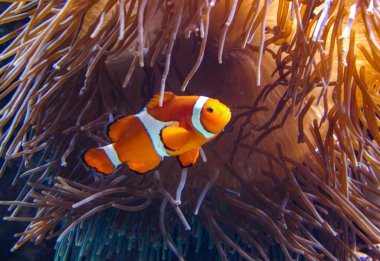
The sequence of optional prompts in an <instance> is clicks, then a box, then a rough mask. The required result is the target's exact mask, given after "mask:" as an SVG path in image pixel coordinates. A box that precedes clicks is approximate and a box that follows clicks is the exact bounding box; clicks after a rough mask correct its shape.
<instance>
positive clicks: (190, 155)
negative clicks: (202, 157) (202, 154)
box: [177, 148, 200, 168]
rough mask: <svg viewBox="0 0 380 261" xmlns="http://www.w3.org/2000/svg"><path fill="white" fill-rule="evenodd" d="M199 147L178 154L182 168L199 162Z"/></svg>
mask: <svg viewBox="0 0 380 261" xmlns="http://www.w3.org/2000/svg"><path fill="white" fill-rule="evenodd" d="M199 149H200V148H195V149H192V150H189V151H188V152H185V153H182V154H181V155H178V156H177V159H178V161H179V164H180V165H181V167H182V168H190V167H191V166H192V165H194V164H195V162H197V159H198V156H199Z"/></svg>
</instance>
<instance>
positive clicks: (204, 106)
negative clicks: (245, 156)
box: [83, 92, 231, 174]
mask: <svg viewBox="0 0 380 261" xmlns="http://www.w3.org/2000/svg"><path fill="white" fill-rule="evenodd" d="M230 119H231V112H230V109H229V108H228V107H227V106H225V105H224V104H222V103H221V102H219V101H218V100H216V99H212V98H207V97H204V96H176V95H175V94H173V93H171V92H165V95H164V99H163V106H162V107H160V106H159V95H156V96H155V97H153V98H152V99H151V101H150V102H149V103H148V105H147V106H146V108H144V110H142V111H141V112H140V113H138V114H136V115H130V116H126V117H123V118H121V119H119V120H116V121H115V122H113V123H111V124H110V125H109V128H108V136H109V137H110V138H111V140H112V142H113V143H111V144H109V145H107V146H104V147H100V148H93V149H89V150H88V151H86V152H85V153H84V154H83V157H84V161H85V162H86V164H87V165H88V166H90V167H92V168H95V169H96V170H97V171H98V172H101V173H104V174H110V173H112V172H113V171H114V170H115V168H116V167H117V166H118V165H120V164H122V163H126V164H127V165H128V167H129V168H130V169H131V170H133V171H135V172H138V173H146V172H148V171H150V170H153V169H154V168H156V167H157V166H158V165H159V164H160V162H161V161H162V159H163V158H164V157H169V156H177V157H178V160H179V162H180V164H181V166H182V167H183V168H188V167H190V166H191V165H193V164H194V163H195V162H196V160H197V158H198V155H199V150H200V147H201V146H202V145H203V144H205V143H206V142H208V141H210V140H211V139H213V138H215V137H216V136H217V135H218V134H219V133H220V132H221V131H222V130H223V128H224V127H225V126H226V124H227V123H228V122H229V121H230Z"/></svg>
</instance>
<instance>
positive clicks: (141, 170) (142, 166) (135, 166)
mask: <svg viewBox="0 0 380 261" xmlns="http://www.w3.org/2000/svg"><path fill="white" fill-rule="evenodd" d="M160 163H161V160H152V161H149V162H129V163H128V168H129V169H130V170H132V171H134V172H137V173H138V174H145V173H147V172H148V171H151V170H153V169H155V168H157V167H158V165H160Z"/></svg>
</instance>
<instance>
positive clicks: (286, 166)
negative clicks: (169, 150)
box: [0, 0, 380, 260]
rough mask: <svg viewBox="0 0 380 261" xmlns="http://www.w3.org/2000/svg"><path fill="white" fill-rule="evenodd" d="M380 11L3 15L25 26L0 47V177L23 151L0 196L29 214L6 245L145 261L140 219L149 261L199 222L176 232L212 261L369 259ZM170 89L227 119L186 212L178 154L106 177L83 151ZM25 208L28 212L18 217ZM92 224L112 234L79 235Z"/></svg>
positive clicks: (45, 7)
mask: <svg viewBox="0 0 380 261" xmlns="http://www.w3.org/2000/svg"><path fill="white" fill-rule="evenodd" d="M379 8H380V4H379V3H378V2H377V1H344V0H339V1H329V0H326V1H324V2H323V1H297V0H293V1H287V0H278V1H264V0H263V1H260V0H258V1H253V0H240V1H239V0H231V1H223V0H220V1H213V0H210V1H208V0H204V1H196V0H194V1H183V0H180V1H153V0H142V1H135V0H119V1H116V0H107V1H95V0H91V1H88V0H86V1H84V0H83V1H82V0H81V1H70V0H66V1H63V0H53V1H48V2H41V1H33V0H32V1H28V2H24V1H13V3H11V4H10V6H9V7H8V9H7V10H6V11H4V12H3V13H2V14H1V15H0V23H1V24H4V23H10V22H14V21H17V20H20V19H24V18H27V19H28V21H27V23H25V24H24V25H22V26H20V27H19V28H18V29H15V30H14V31H13V32H11V33H10V34H8V35H5V36H3V37H2V38H1V39H0V42H1V43H2V42H10V45H9V46H8V47H7V48H6V49H5V50H4V51H3V53H2V55H1V56H0V59H6V58H10V59H11V60H10V62H8V63H6V64H5V65H4V66H3V67H2V68H1V69H0V88H1V89H0V91H1V93H0V95H1V98H2V99H3V101H7V102H5V105H4V106H3V108H2V109H1V111H0V114H1V119H0V126H1V127H2V135H1V146H0V154H1V155H2V156H3V157H5V159H6V163H5V164H4V166H3V167H2V169H1V171H2V173H5V172H7V168H6V166H7V164H8V162H11V161H18V162H19V166H20V167H19V170H18V171H17V172H16V173H6V174H7V175H14V177H15V182H21V183H23V184H26V185H25V187H24V188H23V189H22V190H21V191H20V194H19V196H18V198H17V199H16V200H15V201H12V202H3V203H4V204H10V205H11V207H10V209H11V211H13V212H12V214H11V216H10V217H8V219H9V220H12V221H26V222H29V226H28V227H27V229H26V230H25V232H24V233H21V234H20V240H19V242H18V243H16V245H15V249H17V248H18V247H20V246H21V245H23V244H24V243H25V242H27V241H34V242H36V243H40V242H41V241H42V240H43V239H44V238H53V237H58V239H57V242H58V247H57V249H58V251H57V256H58V257H61V258H63V259H64V258H66V257H67V256H68V255H70V256H71V257H76V256H78V255H79V256H87V257H94V256H101V255H103V254H104V253H105V252H102V251H103V250H104V251H108V252H107V254H106V255H109V256H110V257H112V256H113V255H117V254H120V251H121V249H124V248H123V247H121V246H123V245H124V244H126V242H127V241H125V240H130V242H132V243H130V244H132V245H131V247H130V248H127V249H128V250H129V251H140V252H139V253H140V254H141V251H142V250H141V249H144V247H142V248H141V247H139V246H144V243H141V242H140V243H141V244H140V243H138V242H139V241H134V240H133V239H131V238H133V237H136V231H132V230H128V228H127V227H128V226H127V225H128V224H135V223H134V222H138V221H139V223H138V228H139V229H138V231H139V232H140V233H141V234H140V237H141V238H145V239H144V240H146V241H144V242H155V243H156V244H155V246H156V250H152V251H150V249H146V250H145V252H146V253H145V252H144V255H150V254H151V255H155V256H156V257H157V258H159V256H157V255H156V254H155V253H156V252H154V251H158V250H157V249H158V248H160V247H164V248H165V249H166V248H167V249H169V250H170V253H171V255H175V256H177V257H179V258H181V257H183V256H188V253H189V250H188V249H187V250H186V247H185V248H184V245H181V244H180V243H178V240H180V239H181V238H187V239H186V240H187V241H186V240H185V241H184V242H190V243H189V244H188V246H187V247H188V248H189V245H190V246H193V247H195V249H197V244H198V243H194V242H199V240H201V239H199V238H198V239H196V240H198V241H196V240H195V241H191V238H192V236H194V237H196V236H197V235H198V233H201V232H198V230H197V232H194V230H193V231H192V232H190V234H187V235H186V236H184V235H185V234H186V233H189V232H186V231H185V230H186V229H189V228H191V227H192V226H193V228H194V229H195V228H196V227H198V226H199V227H202V229H201V230H199V231H203V232H202V233H206V234H207V238H208V239H209V241H210V242H211V243H210V244H211V245H213V246H214V248H213V249H214V251H215V249H216V251H218V254H219V256H220V258H221V259H227V258H232V256H236V258H238V257H243V258H246V259H257V258H260V259H264V260H269V259H273V258H275V256H276V255H278V256H277V257H278V258H285V259H294V258H296V257H297V256H299V255H302V256H304V257H305V258H307V259H311V260H313V259H324V258H325V259H355V258H357V257H358V255H359V254H358V253H359V251H366V252H365V254H366V255H369V256H372V257H374V258H376V257H379V253H378V251H377V250H376V246H375V245H376V244H377V243H379V242H380V230H379V227H380V220H379V219H380V216H379V213H380V211H379V210H380V209H379V208H380V200H379V195H380V191H379V187H380V181H379V173H380V169H379V168H380V164H379V162H380V161H379V159H380V155H379V153H380V149H379V142H380V135H379V118H378V117H379V103H380V99H379V89H378V79H379V76H380V65H379V60H380V59H379V58H380V47H379V46H380V44H379V43H380V40H379V36H380V31H379V28H380V26H379V23H380V20H379V19H380V16H379V14H380V9H379ZM164 90H170V91H173V92H175V93H181V92H185V93H188V94H197V95H207V96H210V97H215V98H218V99H219V100H221V101H223V102H224V103H226V104H228V105H229V106H230V107H231V108H232V112H233V118H232V121H231V125H230V126H229V127H228V128H227V129H226V132H225V133H224V134H223V135H221V136H220V137H219V138H218V139H217V140H216V141H215V142H214V143H212V144H210V145H209V146H206V147H205V148H204V150H205V154H206V157H207V162H198V164H197V165H196V166H195V167H194V168H192V169H191V170H190V171H191V175H190V177H189V180H188V182H187V184H186V190H185V192H184V195H183V198H184V200H185V201H186V204H184V206H181V207H178V206H177V205H176V204H175V202H174V199H173V197H172V195H174V191H175V190H176V186H177V184H178V182H179V173H180V170H179V169H178V167H177V164H176V162H174V161H173V160H166V161H165V162H164V164H162V165H161V166H160V168H159V170H158V171H156V172H155V173H154V174H153V173H151V174H148V175H146V176H143V177H142V176H135V175H133V174H132V173H129V172H128V170H127V169H126V168H121V169H119V170H118V171H116V172H115V173H114V174H113V175H110V176H107V177H104V176H101V175H99V174H96V173H93V172H91V171H89V170H87V169H85V168H84V166H83V165H82V164H81V162H80V159H79V155H80V154H81V152H82V151H83V149H85V148H89V147H94V146H99V145H104V144H106V143H107V142H108V141H107V139H108V138H107V137H106V135H105V126H106V125H107V124H108V123H109V122H110V121H112V120H113V119H114V118H116V117H118V116H121V115H126V114H131V113H136V112H138V111H139V110H140V109H141V108H142V107H143V106H144V104H145V103H146V101H147V100H149V98H150V97H151V96H152V95H153V94H154V93H156V92H160V93H163V91H164ZM26 207H28V208H33V209H35V211H36V214H35V215H34V216H30V217H29V216H28V217H25V216H22V215H21V214H19V213H20V212H19V211H20V210H22V209H23V208H26ZM169 208H170V211H169ZM194 210H197V211H196V212H198V210H199V213H198V215H193V212H194ZM122 212H127V214H126V215H122V214H120V213H122ZM107 213H112V215H109V217H107ZM236 217H239V218H238V219H237V218H236ZM96 219H101V220H107V222H106V223H107V224H108V226H107V228H105V230H102V229H101V228H97V225H96V224H95V223H96V222H95V223H94V220H96ZM137 220H138V221H137ZM189 220H194V221H193V222H189ZM169 223H170V224H169ZM147 224H149V225H147ZM194 224H195V225H194ZM108 227H109V229H108ZM158 232H159V233H158ZM95 233H99V234H100V235H102V237H104V238H107V237H108V238H112V240H114V244H110V245H111V246H110V245H109V244H106V245H105V244H101V243H99V242H100V241H99V240H90V239H91V238H95V237H96V235H95ZM115 233H116V234H117V235H118V236H115ZM124 235H126V238H129V239H126V238H125V237H124ZM133 235H134V236H133ZM189 235H192V236H189ZM200 237H201V236H200ZM74 238H75V239H74ZM148 238H149V240H150V241H147V240H148ZM173 238H174V239H175V240H173ZM188 238H190V239H188ZM78 242H86V244H85V245H86V246H88V247H86V248H81V249H79V250H78V248H75V246H78V244H79V243H78ZM133 242H134V243H133ZM136 242H137V243H136ZM191 242H192V243H191ZM185 245H186V244H185ZM132 246H133V247H132ZM210 248H212V247H210ZM105 249H106V250H105ZM152 249H154V248H152ZM70 251H71V252H70ZM149 251H150V252H149ZM133 253H137V252H133ZM162 253H163V252H162ZM165 253H166V252H165ZM231 253H233V254H231ZM136 255H137V254H136ZM152 258H153V257H152Z"/></svg>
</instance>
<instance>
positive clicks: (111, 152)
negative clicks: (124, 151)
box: [102, 144, 121, 167]
mask: <svg viewBox="0 0 380 261" xmlns="http://www.w3.org/2000/svg"><path fill="white" fill-rule="evenodd" d="M102 149H103V151H104V152H105V153H106V155H107V157H108V158H109V160H110V161H111V162H112V164H113V165H114V166H115V167H117V166H119V165H120V164H121V162H120V160H119V157H118V156H117V153H116V150H115V148H114V147H113V144H110V145H107V146H104V147H102Z"/></svg>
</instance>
